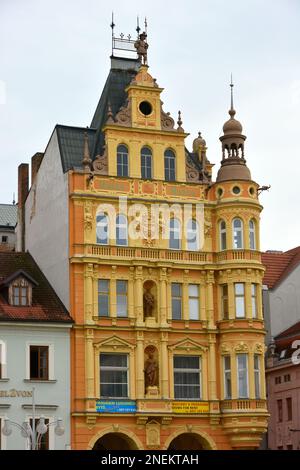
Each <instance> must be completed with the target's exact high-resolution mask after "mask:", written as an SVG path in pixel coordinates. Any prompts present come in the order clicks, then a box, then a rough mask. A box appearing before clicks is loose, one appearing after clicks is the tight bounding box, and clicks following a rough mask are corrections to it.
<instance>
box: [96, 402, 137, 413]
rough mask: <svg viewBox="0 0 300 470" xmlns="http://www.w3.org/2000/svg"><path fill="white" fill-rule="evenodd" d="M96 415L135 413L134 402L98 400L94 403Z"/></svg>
mask: <svg viewBox="0 0 300 470" xmlns="http://www.w3.org/2000/svg"><path fill="white" fill-rule="evenodd" d="M96 411H98V413H135V412H136V402H135V401H134V400H98V401H97V402H96Z"/></svg>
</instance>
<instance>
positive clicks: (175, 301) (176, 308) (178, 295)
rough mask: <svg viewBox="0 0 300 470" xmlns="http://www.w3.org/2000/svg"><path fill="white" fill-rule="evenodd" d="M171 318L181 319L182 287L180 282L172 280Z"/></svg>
mask: <svg viewBox="0 0 300 470" xmlns="http://www.w3.org/2000/svg"><path fill="white" fill-rule="evenodd" d="M171 289H172V319H173V320H181V316H182V288H181V284H177V283H175V282H172V287H171Z"/></svg>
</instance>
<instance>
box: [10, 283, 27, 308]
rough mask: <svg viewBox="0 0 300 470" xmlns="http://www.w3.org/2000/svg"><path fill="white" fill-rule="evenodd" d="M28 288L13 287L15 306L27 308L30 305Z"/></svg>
mask: <svg viewBox="0 0 300 470" xmlns="http://www.w3.org/2000/svg"><path fill="white" fill-rule="evenodd" d="M27 298H28V288H27V287H18V286H13V304H14V305H16V306H19V305H22V306H26V305H27V304H28V300H27Z"/></svg>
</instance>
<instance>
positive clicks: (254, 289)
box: [251, 284, 257, 318]
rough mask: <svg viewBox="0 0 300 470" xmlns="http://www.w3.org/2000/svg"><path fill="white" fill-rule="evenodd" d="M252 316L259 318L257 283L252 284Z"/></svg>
mask: <svg viewBox="0 0 300 470" xmlns="http://www.w3.org/2000/svg"><path fill="white" fill-rule="evenodd" d="M251 302H252V318H257V285H256V284H251Z"/></svg>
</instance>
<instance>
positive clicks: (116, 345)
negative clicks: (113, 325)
mask: <svg viewBox="0 0 300 470" xmlns="http://www.w3.org/2000/svg"><path fill="white" fill-rule="evenodd" d="M95 347H97V348H98V349H109V350H110V351H111V350H119V349H134V348H135V346H134V345H133V344H131V343H128V341H125V340H124V339H121V338H119V337H118V336H111V337H110V338H107V339H105V340H104V341H100V342H99V343H96V344H95Z"/></svg>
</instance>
